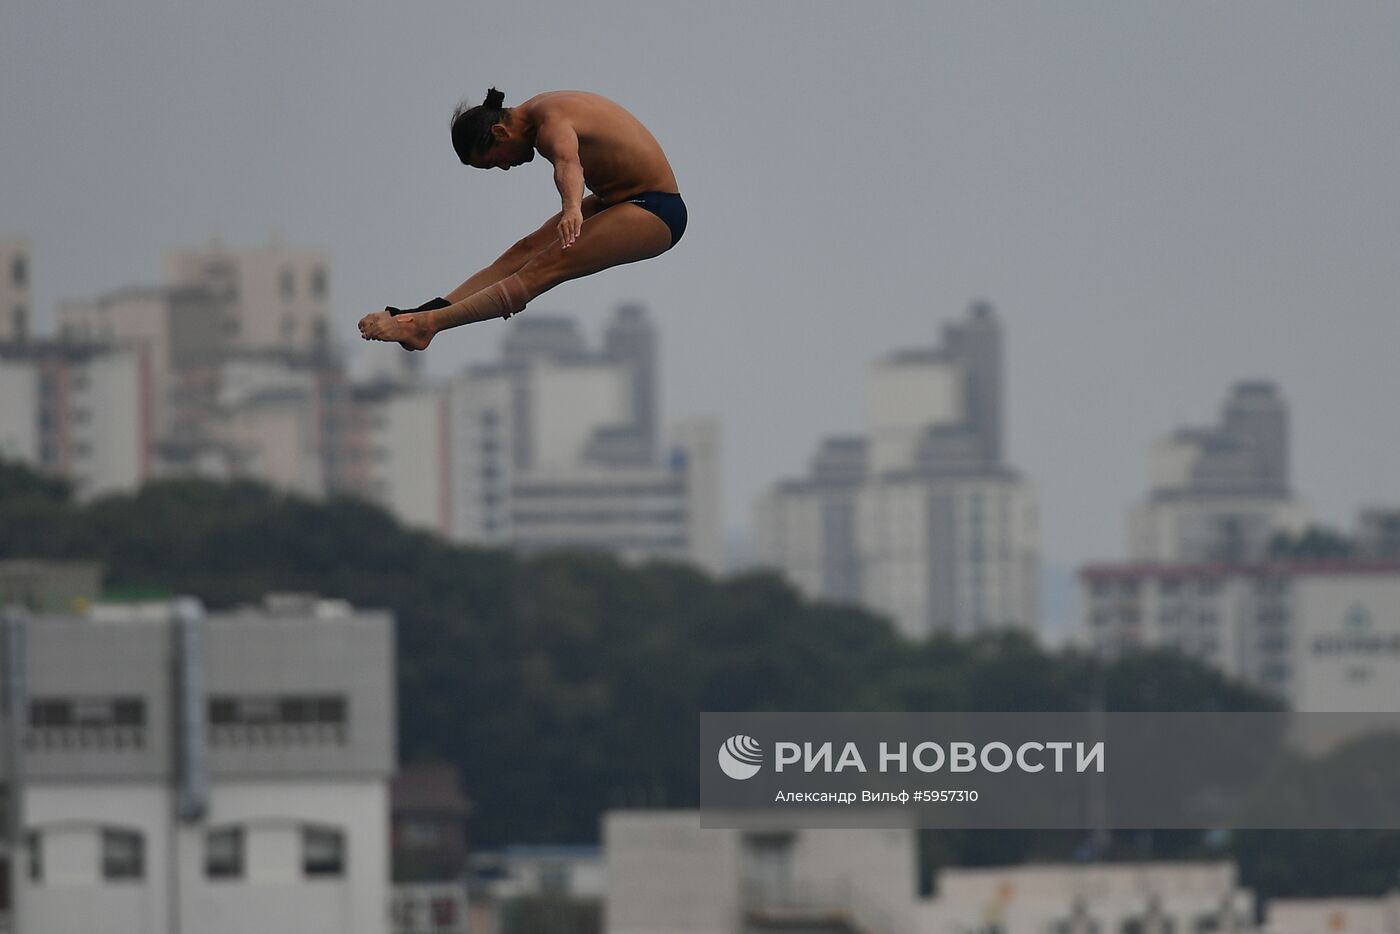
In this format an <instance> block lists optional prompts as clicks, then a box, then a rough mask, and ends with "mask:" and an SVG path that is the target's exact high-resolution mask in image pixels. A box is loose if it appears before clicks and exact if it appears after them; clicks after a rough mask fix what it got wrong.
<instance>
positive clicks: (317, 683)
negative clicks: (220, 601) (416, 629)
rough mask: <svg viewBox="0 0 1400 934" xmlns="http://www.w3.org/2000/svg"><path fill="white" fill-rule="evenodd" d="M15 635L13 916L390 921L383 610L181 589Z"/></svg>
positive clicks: (214, 923)
mask: <svg viewBox="0 0 1400 934" xmlns="http://www.w3.org/2000/svg"><path fill="white" fill-rule="evenodd" d="M12 625H13V624H12ZM10 632H11V635H10V637H9V639H7V645H8V646H9V647H10V649H11V651H9V652H7V656H6V657H7V665H6V671H5V688H6V691H7V692H15V691H22V695H20V696H21V697H22V699H23V703H21V704H18V705H16V706H14V707H11V708H10V709H14V710H20V711H23V712H24V717H23V722H22V723H21V724H19V729H20V730H21V731H22V733H21V734H20V735H18V736H17V735H16V734H15V733H14V729H15V724H14V723H13V721H12V720H11V721H8V722H7V723H6V730H7V732H6V736H7V740H6V743H5V774H6V776H7V787H9V788H14V787H15V784H16V782H15V778H16V774H17V773H18V774H19V775H22V785H21V787H22V789H23V795H22V799H21V800H20V801H19V820H20V825H21V827H22V831H21V833H20V835H19V839H21V840H23V841H24V845H23V847H22V850H21V851H20V852H18V853H12V854H11V855H12V859H13V862H14V866H13V869H14V871H13V873H12V879H13V880H14V885H15V888H14V893H13V894H14V898H13V903H14V904H15V905H16V906H17V911H18V918H17V919H15V921H16V922H17V923H16V924H15V925H14V927H16V928H17V929H18V930H20V931H22V932H25V934H30V932H36V934H37V932H59V931H103V932H105V934H124V932H129V934H167V932H175V931H187V932H192V931H198V932H200V934H238V932H249V934H252V932H257V934H263V932H267V931H297V932H301V934H314V932H325V934H332V932H334V934H346V932H349V934H381V932H383V931H384V930H385V928H386V925H387V910H388V906H389V867H388V849H389V848H388V839H387V834H388V823H389V813H388V794H389V781H390V776H391V774H392V772H393V768H394V716H395V715H394V697H395V691H394V676H393V659H394V643H393V623H392V620H391V619H390V618H389V617H388V615H387V614H384V613H373V612H357V611H354V610H352V609H351V608H349V607H348V606H346V605H344V604H341V603H338V602H334V601H319V600H315V599H312V598H302V597H283V598H277V599H269V602H268V604H267V606H265V607H259V608H249V609H246V610H239V611H233V612H227V613H216V614H205V613H203V611H202V610H201V609H200V607H199V605H198V604H197V603H196V602H195V601H192V600H180V601H172V602H161V603H153V604H141V605H126V606H111V605H103V604H98V605H96V606H95V607H94V608H93V609H92V610H91V611H90V612H89V613H87V614H86V615H83V616H80V617H61V616H41V617H34V618H31V619H29V620H27V621H26V622H25V623H24V624H23V637H22V641H19V642H17V641H15V637H14V632H15V630H14V629H11V630H10ZM10 696H11V697H12V698H13V697H15V696H16V695H15V694H13V693H11V694H10Z"/></svg>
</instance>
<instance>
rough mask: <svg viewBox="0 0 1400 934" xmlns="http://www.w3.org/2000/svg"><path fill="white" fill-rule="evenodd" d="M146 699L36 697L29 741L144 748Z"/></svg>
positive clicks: (45, 745) (60, 746)
mask: <svg viewBox="0 0 1400 934" xmlns="http://www.w3.org/2000/svg"><path fill="white" fill-rule="evenodd" d="M145 728H146V701H145V700H144V699H143V698H140V697H76V698H60V697H36V698H33V699H32V700H30V702H29V734H28V736H27V737H26V743H27V744H28V746H29V747H30V748H31V749H32V748H40V749H85V748H97V749H106V748H115V749H122V748H126V747H133V748H138V749H139V748H141V747H142V746H143V745H144V743H145Z"/></svg>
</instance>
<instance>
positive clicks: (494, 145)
mask: <svg viewBox="0 0 1400 934" xmlns="http://www.w3.org/2000/svg"><path fill="white" fill-rule="evenodd" d="M533 158H535V147H533V146H531V145H530V144H529V143H527V142H525V140H523V139H517V138H513V137H511V136H506V137H505V138H503V139H493V140H492V141H491V145H490V146H488V147H487V148H486V151H485V152H478V153H473V154H472V157H471V160H470V161H468V163H467V164H468V165H470V166H471V167H472V168H474V169H504V170H505V171H507V172H509V171H510V169H511V167H512V166H517V165H524V164H525V163H526V162H529V161H530V160H531V159H533Z"/></svg>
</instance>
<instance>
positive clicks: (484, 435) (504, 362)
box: [447, 305, 723, 571]
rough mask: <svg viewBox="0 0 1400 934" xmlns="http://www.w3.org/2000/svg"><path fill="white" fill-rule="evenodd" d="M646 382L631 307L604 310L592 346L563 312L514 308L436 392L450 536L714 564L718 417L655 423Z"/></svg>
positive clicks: (646, 332)
mask: <svg viewBox="0 0 1400 934" xmlns="http://www.w3.org/2000/svg"><path fill="white" fill-rule="evenodd" d="M659 382H660V380H659V367H658V365H657V354H656V336H655V330H654V328H653V326H652V324H651V322H650V321H649V320H648V318H647V316H646V313H645V311H644V310H643V309H642V308H641V307H640V306H636V305H625V306H623V307H621V308H619V309H618V310H617V312H616V314H615V315H614V317H613V319H612V320H611V321H610V322H609V323H608V325H607V327H606V329H605V331H604V335H603V342H602V347H601V348H600V349H598V350H592V349H589V348H588V346H587V344H586V342H585V341H584V338H583V335H582V334H581V333H580V331H579V329H578V326H577V324H576V323H575V322H574V321H573V320H572V319H570V318H564V317H556V316H548V315H536V316H533V317H531V316H522V317H521V319H520V320H519V321H518V322H516V323H513V324H512V326H511V329H510V331H509V332H508V333H507V335H506V338H505V340H504V342H503V344H502V353H501V357H500V359H499V360H497V361H494V362H491V363H488V364H481V365H477V366H474V367H471V368H469V369H468V370H466V371H465V372H463V373H462V374H460V375H458V376H457V377H455V378H454V379H453V380H452V382H451V385H450V388H449V390H448V393H449V402H448V406H447V408H448V412H449V415H448V422H449V426H450V427H449V429H448V432H449V441H448V443H449V445H450V465H451V466H450V470H449V476H450V478H451V481H450V482H451V486H450V490H449V493H448V497H447V498H448V502H449V508H450V510H451V516H452V520H451V530H452V536H453V537H454V538H456V539H458V540H460V541H470V542H480V543H483V544H500V545H509V546H512V547H516V548H520V549H522V550H526V551H532V550H538V549H542V548H553V547H598V548H604V549H607V550H610V551H613V552H615V553H617V554H619V555H621V556H622V557H624V558H626V559H641V558H671V559H675V560H687V561H693V562H695V563H697V564H699V565H701V566H703V567H706V568H709V569H711V570H716V571H717V570H719V569H720V568H721V566H722V561H723V556H722V553H721V552H722V545H721V539H720V501H719V469H720V464H719V445H720V439H719V431H718V427H717V425H716V424H715V423H714V422H713V420H708V419H692V420H688V421H681V422H677V423H674V424H672V425H670V426H668V427H666V428H664V429H663V428H662V427H661V426H660V424H659V422H660V416H659V413H660V404H659V400H658V387H659Z"/></svg>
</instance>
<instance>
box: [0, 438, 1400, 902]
mask: <svg viewBox="0 0 1400 934" xmlns="http://www.w3.org/2000/svg"><path fill="white" fill-rule="evenodd" d="M14 557H49V558H85V559H97V560H100V561H102V562H103V563H104V565H105V567H106V579H105V585H106V587H107V588H108V589H109V590H110V591H112V592H118V593H120V592H143V593H149V592H152V591H155V592H165V593H188V594H194V595H196V596H199V597H200V598H201V599H203V600H204V602H205V603H206V605H208V606H209V607H211V608H221V607H227V606H231V605H234V604H238V603H245V602H255V601H258V600H260V599H261V597H262V595H263V594H265V593H266V592H268V591H289V590H291V591H313V592H317V593H320V594H322V595H324V596H334V597H341V598H344V599H346V600H349V601H351V602H352V603H353V604H355V605H357V606H361V607H385V608H388V609H390V610H392V611H393V612H394V614H395V616H396V618H397V620H398V650H399V657H398V684H399V710H398V714H399V718H398V722H399V742H400V756H401V758H402V759H404V760H412V759H419V758H441V759H447V760H450V761H452V762H455V763H457V764H458V765H459V766H460V768H461V770H462V774H463V778H464V782H465V785H466V790H467V793H468V795H469V796H470V797H471V798H472V800H473V802H474V812H473V815H472V818H471V833H472V837H473V840H474V844H475V845H496V844H502V843H506V842H512V843H525V842H571V841H589V840H593V839H595V838H596V835H597V820H598V817H599V815H600V813H601V812H602V811H603V810H605V809H607V808H610V807H619V806H631V807H636V806H648V807H651V806H658V807H664V806H693V805H694V804H695V803H696V800H697V797H698V790H697V785H698V775H697V773H698V767H697V761H696V754H697V753H696V747H697V731H698V717H697V715H698V713H699V712H700V711H702V710H755V709H770V710H810V711H820V710H985V711H996V710H1005V711H1015V710H1079V709H1085V708H1086V706H1087V705H1089V704H1090V703H1092V702H1094V700H1095V699H1096V698H1098V699H1102V701H1103V702H1104V704H1105V706H1106V707H1107V709H1110V710H1259V709H1270V708H1272V707H1273V706H1274V703H1273V701H1271V700H1270V699H1269V698H1267V697H1264V696H1262V695H1259V694H1257V693H1255V692H1253V691H1251V690H1249V689H1247V688H1245V687H1243V686H1240V685H1237V684H1234V683H1232V682H1230V681H1228V680H1226V679H1224V678H1223V677H1221V676H1219V675H1217V674H1215V673H1214V672H1213V671H1211V670H1209V669H1207V668H1204V667H1202V666H1200V665H1198V664H1196V663H1194V662H1192V661H1190V660H1187V659H1184V658H1180V657H1177V656H1174V655H1169V654H1142V655H1137V656H1133V657H1130V658H1127V659H1125V660H1123V661H1120V662H1117V663H1114V664H1111V665H1107V666H1105V665H1101V664H1100V663H1099V662H1097V661H1095V660H1094V659H1092V658H1089V657H1087V656H1085V655H1082V654H1076V653H1073V652H1065V653H1061V654H1058V655H1051V654H1048V653H1046V652H1045V651H1043V650H1042V649H1040V648H1038V647H1037V646H1036V644H1035V643H1034V642H1033V641H1031V640H1030V639H1028V638H1026V637H1024V636H1021V635H1016V634H1010V633H1003V634H993V635H987V636H982V637H979V638H975V639H968V640H955V639H951V638H941V637H940V638H934V639H931V640H928V641H926V642H922V643H918V644H911V643H908V642H905V641H903V640H901V639H899V638H898V637H896V635H895V633H894V632H893V630H892V629H891V627H890V625H889V623H888V622H886V621H885V620H884V619H882V618H880V617H877V616H875V615H872V614H871V613H869V612H866V611H864V610H861V609H858V608H855V607H850V606H837V605H831V604H821V603H811V602H806V601H804V600H802V599H800V598H799V596H798V595H797V594H796V593H795V592H794V591H793V590H792V589H791V588H790V587H788V586H787V585H786V584H785V583H783V581H782V580H781V579H779V578H778V577H776V576H773V575H769V574H758V573H750V574H741V575H737V576H734V577H730V578H728V579H723V580H716V579H713V578H710V577H708V576H706V575H704V574H702V573H700V572H698V571H696V570H694V569H692V568H689V567H685V566H681V565H675V564H660V563H658V564H651V565H647V566H644V567H639V568H632V567H627V566H624V565H622V564H620V563H619V562H617V561H616V560H614V559H612V558H610V557H607V556H605V555H601V554H596V553H552V554H548V555H542V556H536V557H528V558H520V557H515V556H512V555H511V554H509V553H506V552H502V551H494V550H485V549H480V548H473V547H465V546H458V545H452V544H448V543H446V542H444V541H442V540H441V539H439V538H437V537H434V536H432V535H429V534H425V533H421V532H414V531H409V530H406V529H404V528H402V527H401V526H399V525H398V524H397V523H396V522H395V521H394V519H393V518H392V517H390V516H389V515H388V514H387V513H385V512H384V511H382V510H380V509H378V508H376V507H374V506H372V505H369V504H366V503H363V502H359V501H355V500H349V499H336V500H332V501H329V502H325V503H317V502H312V501H310V500H307V499H303V498H299V497H296V496H289V495H284V494H280V493H277V492H274V491H272V490H270V489H268V488H266V487H263V486H260V485H256V484H252V483H241V482H238V483H231V484H222V485H221V484H212V483H208V482H204V481H195V480H178V481H164V482H158V483H153V484H150V485H148V486H146V487H144V488H143V489H141V490H140V491H139V492H137V493H135V494H132V495H121V496H111V497H106V498H102V499H98V500H95V501H93V502H90V503H85V504H79V503H75V502H74V501H73V500H72V499H71V497H70V495H69V491H68V490H67V488H66V487H65V486H64V485H63V484H62V483H58V482H55V481H52V480H47V479H44V478H40V477H38V476H35V475H34V474H32V473H29V472H27V471H25V470H22V469H20V468H16V467H13V466H6V465H3V464H0V558H14ZM1083 836H1084V835H1082V834H1073V835H1072V834H1064V833H1059V834H1047V833H1030V832H1025V833H987V832H976V833H966V832H965V833H957V834H940V835H926V843H927V846H926V847H925V862H926V867H927V868H930V869H931V868H932V867H933V866H935V865H939V864H943V863H964V864H967V863H989V862H1013V861H1017V860H1021V859H1027V858H1032V857H1055V858H1074V857H1075V856H1084V855H1095V856H1120V857H1121V856H1127V857H1132V856H1135V855H1142V854H1145V853H1146V852H1151V853H1153V854H1155V855H1159V856H1160V855H1168V854H1175V855H1201V854H1204V853H1206V852H1211V853H1214V855H1217V856H1220V857H1228V856H1230V855H1232V854H1231V853H1229V852H1221V851H1220V850H1219V845H1218V841H1217V846H1216V847H1215V848H1213V849H1212V848H1211V847H1208V846H1206V844H1204V843H1203V842H1202V838H1201V836H1200V835H1199V834H1182V833H1177V834H1158V835H1155V836H1150V835H1149V836H1148V837H1147V838H1146V839H1147V844H1146V850H1145V849H1144V842H1143V841H1144V836H1143V835H1142V834H1123V835H1118V836H1115V837H1113V838H1111V839H1109V840H1107V841H1100V842H1099V844H1098V845H1096V846H1094V847H1091V848H1089V849H1088V850H1086V841H1085V840H1084V839H1083ZM1242 839H1243V840H1244V844H1243V845H1241V846H1240V847H1239V856H1240V857H1241V858H1244V859H1246V860H1248V859H1253V860H1254V863H1253V864H1246V865H1245V867H1244V869H1245V875H1246V882H1247V883H1248V882H1249V881H1251V880H1250V873H1251V871H1252V869H1251V866H1252V865H1257V866H1258V867H1260V868H1259V872H1260V873H1261V875H1260V878H1259V880H1258V881H1264V882H1266V883H1267V885H1268V886H1269V887H1270V889H1272V890H1275V891H1290V890H1291V889H1294V888H1298V887H1299V886H1300V885H1302V884H1303V882H1302V881H1300V880H1308V879H1310V878H1311V879H1315V876H1314V877H1309V876H1308V875H1307V873H1308V872H1309V870H1307V869H1306V868H1305V867H1304V866H1303V865H1301V864H1294V865H1293V868H1292V869H1291V870H1290V869H1289V868H1288V866H1289V863H1288V861H1287V860H1286V858H1285V859H1283V860H1280V859H1279V858H1277V854H1278V852H1279V850H1278V847H1279V846H1283V847H1285V848H1286V847H1287V846H1291V845H1293V844H1289V843H1288V842H1287V841H1286V840H1282V838H1277V839H1276V840H1275V843H1277V846H1276V845H1275V844H1274V843H1269V842H1266V841H1265V838H1263V837H1260V836H1258V835H1255V836H1252V837H1247V838H1242ZM1292 839H1295V840H1297V841H1298V843H1299V845H1301V844H1302V843H1310V844H1311V846H1310V852H1314V853H1317V852H1322V851H1321V850H1318V848H1317V847H1318V845H1319V844H1317V841H1318V840H1321V841H1322V844H1320V845H1321V846H1322V847H1323V849H1324V850H1325V848H1326V846H1327V840H1328V839H1329V838H1328V835H1316V834H1314V835H1311V836H1309V837H1307V838H1302V837H1300V836H1298V835H1294V837H1293V838H1292ZM1330 839H1331V840H1332V841H1333V842H1335V843H1337V844H1338V845H1339V846H1342V847H1343V849H1347V852H1353V853H1356V854H1363V853H1368V852H1372V851H1374V852H1377V853H1380V852H1385V853H1389V852H1390V851H1391V850H1390V849H1386V847H1390V848H1391V849H1393V847H1394V844H1393V842H1391V843H1386V842H1384V841H1381V840H1380V838H1379V837H1378V836H1377V835H1354V837H1353V838H1346V839H1345V840H1344V839H1343V838H1341V837H1340V836H1338V835H1332V836H1331V837H1330ZM1355 839H1364V841H1365V842H1364V843H1362V844H1355V842H1354V841H1355ZM1348 840H1351V841H1352V843H1351V844H1348V842H1347V841H1348ZM1280 841H1282V842H1280ZM1227 842H1228V841H1227ZM1348 846H1349V847H1350V848H1349V849H1348ZM1358 858H1361V857H1360V856H1358ZM1309 862H1310V863H1311V862H1312V861H1311V860H1309ZM1392 865H1393V864H1392ZM1308 884H1311V883H1310V882H1309V883H1308Z"/></svg>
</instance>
